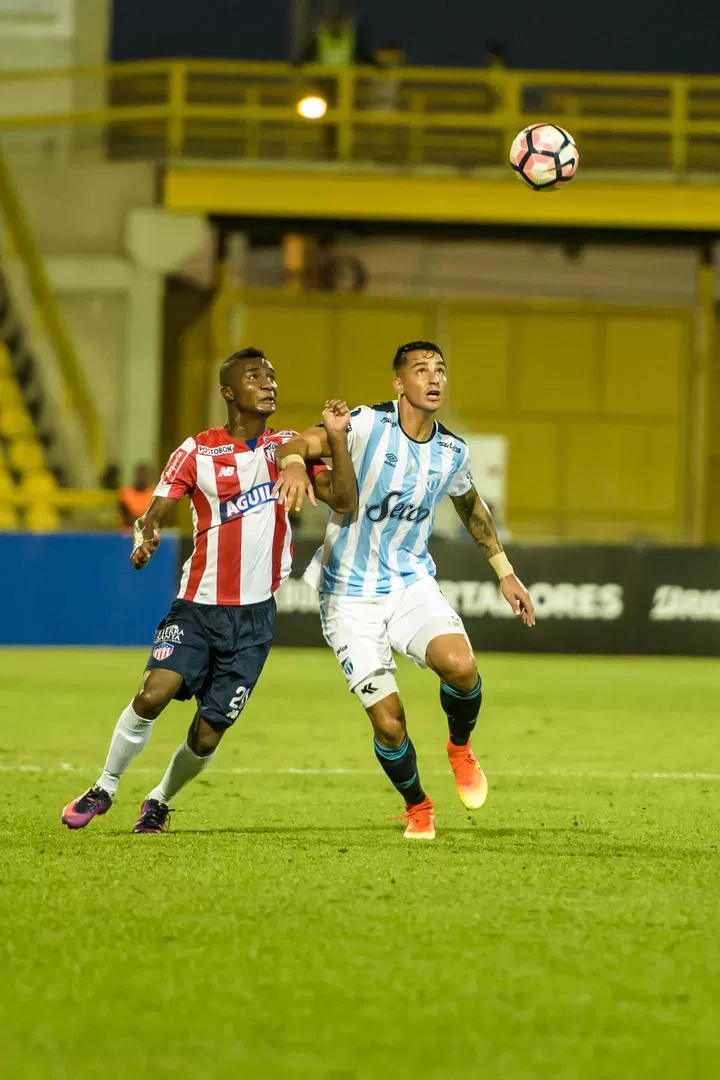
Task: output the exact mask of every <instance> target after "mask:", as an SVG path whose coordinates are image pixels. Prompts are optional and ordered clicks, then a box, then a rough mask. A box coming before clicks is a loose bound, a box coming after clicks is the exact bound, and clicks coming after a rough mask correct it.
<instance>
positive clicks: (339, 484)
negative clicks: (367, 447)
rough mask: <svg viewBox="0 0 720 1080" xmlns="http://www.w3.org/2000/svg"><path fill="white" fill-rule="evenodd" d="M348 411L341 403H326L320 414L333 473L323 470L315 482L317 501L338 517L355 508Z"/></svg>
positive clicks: (354, 477)
mask: <svg viewBox="0 0 720 1080" xmlns="http://www.w3.org/2000/svg"><path fill="white" fill-rule="evenodd" d="M349 423H350V410H349V409H348V407H347V405H346V404H345V402H344V401H335V400H334V401H328V403H327V405H326V406H325V410H324V412H323V430H324V431H325V435H326V437H327V441H328V446H329V448H330V456H331V458H332V470H328V469H325V470H323V472H321V473H318V474H317V475H316V477H315V480H314V486H315V493H316V495H317V497H318V498H319V499H322V501H323V502H324V503H327V504H328V506H329V507H330V508H331V509H332V510H335V511H336V512H337V513H338V514H352V513H354V511H355V509H356V508H357V504H358V491H357V478H356V476H355V469H354V468H353V463H352V458H351V457H350V451H349V449H348V440H347V429H348V424H349Z"/></svg>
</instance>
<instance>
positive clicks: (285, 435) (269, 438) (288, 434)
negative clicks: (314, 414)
mask: <svg viewBox="0 0 720 1080" xmlns="http://www.w3.org/2000/svg"><path fill="white" fill-rule="evenodd" d="M297 435H298V432H297V431H293V430H292V428H287V429H286V430H283V431H273V429H272V428H266V430H265V431H264V432H263V433H262V435H261V436H260V441H261V442H264V443H265V442H269V443H274V444H275V445H276V446H279V445H280V444H281V443H285V442H289V441H290V439H294V438H296V437H297Z"/></svg>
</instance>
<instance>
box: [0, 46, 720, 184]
mask: <svg viewBox="0 0 720 1080" xmlns="http://www.w3.org/2000/svg"><path fill="white" fill-rule="evenodd" d="M308 92H319V93H320V94H322V95H323V96H325V97H326V99H327V101H328V104H329V108H328V111H327V114H326V115H325V117H324V118H323V119H322V120H320V121H308V120H304V119H302V118H301V117H300V116H299V115H298V113H297V111H296V108H295V106H296V104H297V101H298V100H299V98H300V97H301V96H303V95H304V94H306V93H308ZM547 119H552V120H554V121H556V122H558V123H560V124H562V125H563V126H565V127H567V128H569V129H570V130H571V131H572V133H573V134H574V135H575V137H576V138H577V139H578V142H579V143H580V150H581V160H582V162H583V164H584V166H586V167H595V168H604V169H607V170H614V169H624V170H627V169H630V168H632V169H664V170H668V171H670V170H672V172H674V173H675V174H676V175H684V174H686V173H688V172H690V171H693V172H713V171H715V170H718V169H720V78H718V77H690V76H683V75H609V74H585V73H575V72H535V71H532V72H530V71H509V70H487V69H459V68H446V69H436V68H397V69H389V70H383V71H381V70H375V69H372V68H360V67H358V68H330V67H321V66H319V65H309V66H306V67H294V66H292V65H290V64H285V63H245V62H225V61H223V62H221V61H201V60H163V61H142V62H134V63H124V64H113V65H107V66H105V67H102V68H78V69H74V70H67V71H65V70H62V69H52V70H44V71H19V72H10V73H7V72H6V73H2V74H1V75H0V134H4V135H5V137H12V136H13V135H14V134H17V133H27V132H31V131H33V130H34V131H43V132H48V131H50V130H51V129H58V128H72V129H73V130H74V135H73V137H72V139H70V141H69V143H68V144H67V149H68V152H81V151H82V150H83V148H85V147H86V146H88V145H89V144H92V145H93V147H94V149H95V150H96V149H97V142H98V137H101V138H102V140H103V146H104V149H105V151H106V152H107V154H108V155H109V156H111V157H116V158H143V159H152V160H158V161H167V160H173V161H178V160H181V159H187V158H190V159H198V158H205V159H217V158H226V159H231V160H237V159H249V160H260V159H262V160H265V161H267V160H269V159H280V160H290V161H291V162H293V163H294V164H299V163H300V162H303V161H307V162H322V161H325V160H328V159H331V160H334V161H337V162H340V163H343V164H345V165H353V164H366V165H381V166H387V167H390V168H393V167H395V168H399V167H403V168H405V167H407V166H446V167H453V168H461V169H472V168H475V167H484V166H493V165H494V166H500V165H502V163H503V161H504V157H505V149H506V147H507V145H508V144H509V142H510V140H511V139H512V137H513V136H514V135H515V133H516V132H517V131H518V130H519V129H520V128H522V127H523V126H525V125H526V124H528V123H531V122H534V121H539V120H547Z"/></svg>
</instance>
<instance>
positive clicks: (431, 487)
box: [427, 472, 442, 493]
mask: <svg viewBox="0 0 720 1080" xmlns="http://www.w3.org/2000/svg"><path fill="white" fill-rule="evenodd" d="M441 483H442V473H438V472H431V473H430V474H429V476H428V478H427V489H428V491H432V492H433V493H435V492H436V491H437V489H438V488H439V487H440V485H441Z"/></svg>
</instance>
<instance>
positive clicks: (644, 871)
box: [0, 650, 720, 1080]
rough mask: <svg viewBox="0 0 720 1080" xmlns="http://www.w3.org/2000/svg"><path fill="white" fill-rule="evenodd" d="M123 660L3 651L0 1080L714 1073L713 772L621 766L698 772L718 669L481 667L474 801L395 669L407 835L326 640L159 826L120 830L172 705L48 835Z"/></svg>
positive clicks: (119, 682) (175, 720) (90, 749)
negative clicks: (408, 741)
mask: <svg viewBox="0 0 720 1080" xmlns="http://www.w3.org/2000/svg"><path fill="white" fill-rule="evenodd" d="M143 655H144V654H143V653H140V652H135V651H109V650H108V651H70V650H69V651H34V652H33V651H21V650H4V651H3V650H0V700H1V701H2V707H3V720H2V732H1V734H0V785H2V790H3V798H2V803H1V806H2V810H1V811H0V813H1V815H2V822H1V826H0V827H1V829H2V833H1V835H0V859H1V863H2V865H1V866H0V902H1V908H0V918H1V919H2V922H1V923H0V926H1V930H0V939H1V940H0V1015H1V1016H2V1022H1V1023H0V1028H1V1029H2V1030H1V1032H0V1072H1V1073H2V1075H3V1076H7V1077H8V1078H13V1080H14V1078H16V1077H17V1078H23V1080H25V1078H33V1080H34V1078H43V1080H55V1078H57V1080H78V1078H85V1077H89V1076H91V1075H92V1077H97V1078H99V1080H116V1078H117V1080H121V1078H122V1080H145V1078H148V1080H163V1078H166V1077H167V1078H171V1077H172V1078H177V1080H185V1078H188V1080H190V1078H192V1080H199V1078H216V1077H217V1078H223V1080H224V1078H226V1077H227V1078H231V1077H232V1078H233V1080H237V1078H238V1077H242V1078H255V1077H259V1078H264V1080H268V1078H270V1080H272V1078H276V1077H277V1078H286V1077H288V1078H290V1077H291V1078H302V1080H305V1078H308V1080H310V1078H313V1080H316V1078H333V1080H361V1078H362V1080H366V1078H367V1080H375V1078H384V1077H417V1078H423V1080H426V1078H427V1080H446V1078H448V1080H449V1078H453V1080H455V1078H459V1080H464V1078H466V1077H467V1078H471V1077H472V1078H482V1080H487V1078H491V1080H495V1078H497V1080H520V1078H534V1077H542V1078H552V1080H580V1078H582V1080H596V1078H600V1077H603V1078H617V1077H628V1078H633V1080H635V1078H638V1077H663V1078H664V1080H666V1078H668V1077H693V1078H694V1077H702V1078H704V1077H710V1076H713V1075H715V1076H716V1075H718V1064H717V1061H718V1057H717V1055H718V1051H720V867H719V865H718V832H719V827H718V821H719V817H720V814H719V812H720V779H718V777H717V776H715V777H713V776H712V775H709V776H708V777H706V778H704V779H703V778H698V777H689V778H669V777H667V776H664V777H662V776H660V777H652V776H647V775H646V776H632V775H630V774H632V773H643V774H651V773H654V772H658V773H665V774H667V773H686V772H687V773H694V772H705V773H708V774H712V773H713V772H715V773H717V772H720V763H719V761H718V754H717V746H718V699H719V697H720V695H719V693H718V691H719V689H720V667H719V666H718V664H717V662H713V661H702V660H671V659H667V660H665V659H664V660H650V659H648V660H645V659H618V660H610V659H600V658H597V659H595V658H594V659H586V658H560V657H552V658H545V657H519V656H517V657H515V656H497V655H496V656H489V657H487V658H484V659H483V660H482V665H481V666H482V671H483V676H484V680H485V687H486V699H485V706H484V710H483V716H482V721H481V727H480V734H479V737H477V738H476V747H477V750H478V752H479V753H480V754H481V756H482V758H483V760H484V762H485V765H486V769H487V772H488V775H489V778H490V783H491V793H490V799H489V801H488V804H487V806H486V807H485V809H484V810H482V811H480V812H479V813H478V814H476V815H475V816H473V817H472V818H471V817H470V816H469V815H468V814H467V813H466V812H465V811H463V809H462V807H461V806H460V804H459V802H458V801H457V798H456V795H455V793H454V789H453V785H452V780H451V777H450V774H449V770H448V767H447V764H446V761H445V758H444V742H445V736H444V730H443V722H442V717H441V714H440V712H439V707H438V705H437V697H436V696H437V689H436V686H435V684H434V680H433V677H432V676H431V675H429V674H428V673H424V672H420V671H418V670H416V669H415V668H412V667H411V666H409V665H404V666H403V667H402V669H401V671H400V679H401V683H402V686H403V690H404V694H405V700H406V706H407V711H408V716H409V718H410V726H411V731H412V734H413V737H414V739H415V743H416V745H417V748H418V751H419V756H420V763H421V768H422V774H423V777H424V780H425V784H426V787H427V788H428V789H429V790H430V792H431V794H432V795H433V796H434V798H435V802H436V808H437V823H438V837H437V840H436V841H435V843H434V844H430V845H419V846H418V845H415V846H413V845H411V844H409V843H408V842H406V841H405V840H403V837H402V834H401V833H400V832H399V831H398V826H397V823H393V822H392V821H390V820H389V819H390V817H391V815H393V814H394V813H397V812H398V810H399V809H400V806H399V805H398V799H397V796H396V795H395V793H394V792H393V790H392V789H391V788H390V786H389V784H388V782H387V780H386V779H385V777H384V776H383V775H382V773H381V772H380V770H379V768H378V767H377V765H376V763H375V760H374V757H373V754H372V748H371V743H370V739H369V736H368V731H367V729H366V721H365V718H364V716H363V714H362V711H361V710H360V708H359V706H358V705H357V703H356V702H354V700H353V699H351V698H350V696H349V695H348V694H347V692H346V691H345V689H344V683H343V679H342V677H341V675H340V673H339V671H338V670H337V669H336V667H335V661H334V659H333V657H332V655H331V653H330V652H329V651H327V652H302V651H299V652H287V651H281V650H276V651H275V653H274V655H273V656H272V658H271V661H270V662H269V664H268V668H267V670H266V674H265V677H264V682H263V684H262V685H261V688H260V689H259V690H258V692H257V694H256V696H255V697H254V698H253V700H252V702H251V704H250V706H249V707H248V709H247V711H246V713H245V714H244V716H243V718H242V720H241V721H240V722H239V723H238V724H237V725H236V727H235V729H234V730H233V731H232V732H231V734H230V735H229V736H228V737H227V739H226V741H225V743H224V745H223V746H222V748H221V751H220V753H219V755H218V758H217V759H216V762H215V763H214V765H213V767H212V768H211V769H210V770H209V771H208V772H207V773H205V774H204V776H203V777H202V778H201V779H200V781H198V782H196V783H195V785H194V786H192V787H190V788H188V789H186V791H185V792H183V793H182V794H181V796H180V797H179V799H178V803H177V812H176V813H175V815H174V817H173V821H172V832H171V833H169V834H168V835H165V836H161V837H153V836H144V837H137V836H133V835H131V834H130V831H129V830H130V829H131V827H132V824H133V821H134V819H135V816H136V814H137V810H138V806H139V802H140V800H141V798H142V796H143V795H144V794H145V793H146V791H147V789H148V788H149V787H150V786H151V785H152V784H154V783H155V782H156V780H157V779H158V778H159V776H160V774H161V771H162V769H163V768H164V766H165V764H166V762H167V759H168V756H169V754H170V752H171V751H172V750H173V749H174V747H175V746H176V745H177V743H178V741H179V739H180V737H181V735H182V734H183V732H184V730H185V726H186V724H187V723H188V722H189V719H190V714H191V708H190V706H180V705H174V706H172V707H171V709H170V710H169V711H168V712H167V713H166V714H165V715H164V717H163V718H162V719H161V720H160V721H159V722H158V725H157V728H156V731H155V733H154V735H153V739H152V741H151V744H150V745H149V747H148V748H147V750H146V751H145V753H144V754H143V755H142V757H141V758H139V759H138V761H137V762H136V764H135V766H134V767H133V769H132V770H131V771H130V772H129V773H128V774H127V776H126V778H125V781H124V783H123V786H122V787H121V789H120V794H119V796H118V800H117V804H116V806H115V807H114V808H113V810H112V811H111V813H110V814H108V815H107V816H106V817H104V818H101V819H99V820H98V821H95V822H93V824H92V825H91V826H90V827H89V828H88V829H87V830H85V831H84V832H80V833H71V832H68V831H67V830H65V829H64V828H63V827H61V825H60V810H61V808H62V805H63V804H64V803H65V802H66V801H68V800H69V799H70V798H71V797H72V796H74V795H76V794H78V793H79V792H80V791H81V790H82V789H83V788H84V787H85V786H86V785H87V784H88V783H89V782H91V781H93V780H94V779H95V778H96V776H97V773H98V771H99V767H100V765H101V764H102V759H103V757H104V752H105V748H106V744H107V740H108V738H109V735H110V732H111V729H112V726H113V724H114V721H115V717H116V715H117V713H118V711H119V710H120V708H121V707H122V706H124V705H125V703H126V702H127V701H128V700H129V698H130V697H131V695H132V693H133V691H134V689H135V684H136V683H137V681H138V678H139V673H140V668H141V664H142V659H143ZM20 766H26V767H30V768H29V769H28V770H27V771H19V767H20ZM33 767H39V771H37V769H35V770H34V769H33ZM245 768H246V769H250V770H259V771H251V772H247V773H237V772H236V773H233V772H232V771H230V770H232V769H245ZM291 768H298V769H304V768H305V769H321V770H325V769H328V770H329V769H338V768H343V769H348V770H351V771H350V772H349V773H347V774H338V773H324V774H319V775H314V774H303V773H296V774H293V773H283V772H282V771H280V770H283V769H291ZM558 770H560V771H561V774H558V772H557V771H558ZM582 774H585V775H582ZM607 774H616V775H607Z"/></svg>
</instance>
